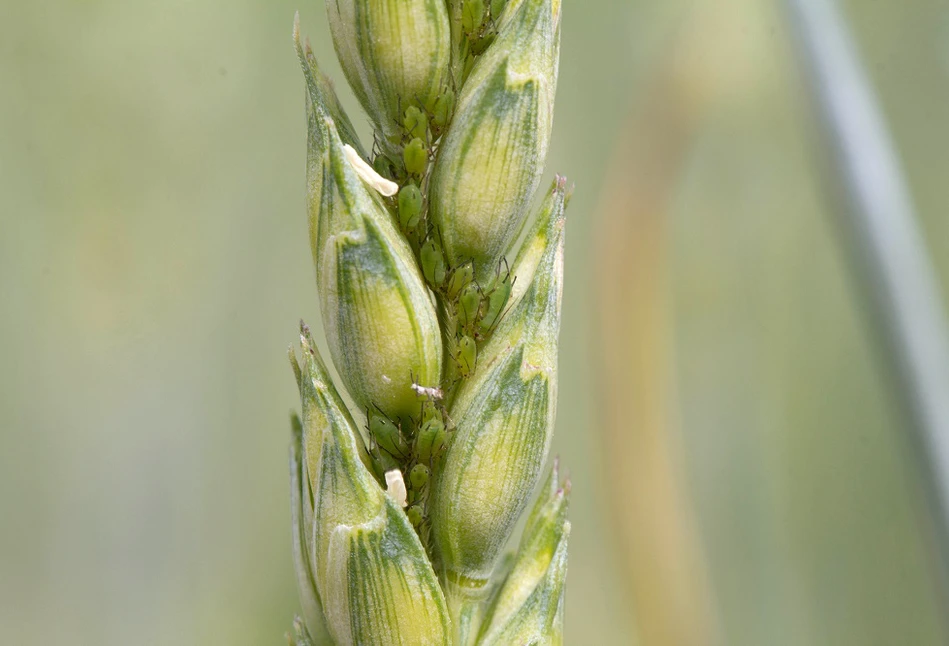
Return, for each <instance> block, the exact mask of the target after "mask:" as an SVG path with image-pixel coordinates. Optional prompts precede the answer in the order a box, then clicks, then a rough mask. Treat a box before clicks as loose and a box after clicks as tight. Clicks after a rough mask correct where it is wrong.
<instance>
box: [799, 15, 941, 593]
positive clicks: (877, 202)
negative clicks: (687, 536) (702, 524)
mask: <svg viewBox="0 0 949 646" xmlns="http://www.w3.org/2000/svg"><path fill="white" fill-rule="evenodd" d="M787 7H788V10H789V12H790V15H791V18H792V20H791V24H792V26H793V31H794V35H795V37H796V38H795V44H796V45H797V49H798V53H799V56H800V59H801V63H802V69H803V71H804V76H805V78H806V80H807V83H808V87H809V89H810V98H811V100H812V103H813V105H814V108H815V111H816V116H817V120H818V122H819V124H820V127H821V130H822V135H823V136H822V137H820V145H821V153H822V157H823V156H824V155H826V158H827V159H826V161H827V163H826V164H825V165H824V168H823V169H822V170H823V171H824V176H825V177H826V178H827V182H826V185H827V187H828V188H829V189H831V190H832V193H833V196H834V197H835V198H836V199H837V206H838V208H837V209H836V213H837V214H838V215H839V218H838V223H839V227H840V231H841V233H842V235H841V239H842V240H843V241H844V243H845V247H846V251H847V258H848V260H849V262H850V266H851V271H852V274H853V277H854V280H855V281H856V283H857V285H858V287H859V289H860V290H861V292H862V295H863V297H864V300H865V302H866V304H867V307H868V311H869V313H870V314H871V319H872V324H873V327H874V329H875V331H876V333H877V338H878V339H879V342H880V343H879V346H880V350H881V358H882V359H883V361H884V363H885V371H886V373H887V375H889V376H891V381H892V384H893V386H894V391H895V393H896V396H897V399H898V400H899V403H900V405H901V406H902V409H903V411H904V413H905V416H906V417H905V418H906V425H905V426H906V428H907V431H908V436H907V439H908V441H909V443H910V444H911V445H912V447H913V449H914V451H915V457H916V461H917V464H918V466H919V471H920V474H921V479H922V480H923V485H924V487H925V489H926V493H927V501H928V504H929V510H930V515H931V525H932V531H933V536H934V545H933V547H934V549H935V551H936V552H937V553H938V555H939V561H940V562H941V574H942V577H943V578H942V584H943V593H944V594H945V593H947V592H949V337H947V330H949V328H947V325H946V319H945V313H944V310H943V304H942V302H941V299H940V296H939V290H938V286H937V281H936V278H935V274H934V271H933V268H932V265H931V263H930V261H929V256H928V253H927V250H926V246H925V244H924V242H923V237H922V234H921V233H920V231H919V229H918V227H917V222H916V215H915V213H914V210H913V205H912V201H911V199H910V195H909V192H908V190H907V188H906V184H905V181H904V179H903V177H902V173H901V171H900V167H899V161H898V158H897V155H896V152H895V150H894V147H893V144H892V142H891V141H890V137H889V134H888V132H887V128H886V124H885V121H884V118H883V115H882V114H881V112H880V108H879V105H878V103H877V100H876V98H875V97H874V94H873V91H872V89H871V87H870V84H869V82H868V81H867V78H866V75H865V73H864V71H863V69H862V67H861V64H860V61H859V57H858V54H857V52H856V49H855V47H854V45H853V43H852V42H851V39H850V36H849V34H848V32H847V29H846V25H845V23H844V21H843V19H842V17H841V16H840V14H839V13H838V11H837V9H836V7H835V5H834V3H833V2H832V1H831V0H787Z"/></svg>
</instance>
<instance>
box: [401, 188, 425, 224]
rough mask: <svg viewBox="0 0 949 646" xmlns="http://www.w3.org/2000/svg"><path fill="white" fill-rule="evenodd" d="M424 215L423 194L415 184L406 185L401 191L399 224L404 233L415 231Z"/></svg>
mask: <svg viewBox="0 0 949 646" xmlns="http://www.w3.org/2000/svg"><path fill="white" fill-rule="evenodd" d="M421 213H422V192H421V191H420V190H418V186H416V185H415V184H411V183H409V184H406V185H405V186H403V187H402V190H400V191H399V224H400V225H402V230H403V231H414V230H415V227H417V226H418V220H419V216H420V215H421Z"/></svg>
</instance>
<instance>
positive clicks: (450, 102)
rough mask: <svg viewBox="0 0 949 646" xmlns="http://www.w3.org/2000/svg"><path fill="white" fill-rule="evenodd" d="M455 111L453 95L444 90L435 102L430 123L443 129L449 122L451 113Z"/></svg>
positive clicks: (448, 90) (449, 91) (449, 90)
mask: <svg viewBox="0 0 949 646" xmlns="http://www.w3.org/2000/svg"><path fill="white" fill-rule="evenodd" d="M454 109H455V93H454V92H452V91H451V89H448V88H446V89H445V91H444V92H443V93H442V94H441V95H440V96H439V97H438V99H436V100H435V107H434V109H433V110H432V123H434V124H435V125H436V126H438V127H439V128H444V127H445V126H447V125H448V122H449V121H451V113H452V111H453V110H454Z"/></svg>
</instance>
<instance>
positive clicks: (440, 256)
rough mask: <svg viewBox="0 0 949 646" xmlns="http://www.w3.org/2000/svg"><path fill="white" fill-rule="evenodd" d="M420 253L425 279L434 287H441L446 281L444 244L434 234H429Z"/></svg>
mask: <svg viewBox="0 0 949 646" xmlns="http://www.w3.org/2000/svg"><path fill="white" fill-rule="evenodd" d="M419 255H420V256H421V260H422V273H423V274H424V276H425V280H427V281H428V283H429V284H430V285H432V286H433V287H436V288H437V287H441V285H442V283H444V282H445V254H444V253H442V246H441V245H440V244H438V241H437V240H435V237H434V236H428V239H427V240H426V241H425V243H424V244H423V245H422V250H421V251H420V252H419Z"/></svg>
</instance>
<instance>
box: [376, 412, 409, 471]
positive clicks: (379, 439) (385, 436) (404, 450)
mask: <svg viewBox="0 0 949 646" xmlns="http://www.w3.org/2000/svg"><path fill="white" fill-rule="evenodd" d="M369 433H370V435H372V438H373V439H374V440H375V441H376V443H377V444H378V445H379V448H381V449H382V450H383V451H385V452H386V453H388V454H389V455H391V456H393V457H397V458H400V459H402V460H404V459H406V458H407V457H408V456H409V445H408V443H406V441H405V438H403V437H402V432H401V431H400V430H399V427H398V425H396V423H395V422H393V421H392V420H390V419H389V418H388V417H386V416H385V415H383V414H381V413H378V412H375V413H371V414H370V415H369Z"/></svg>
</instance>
